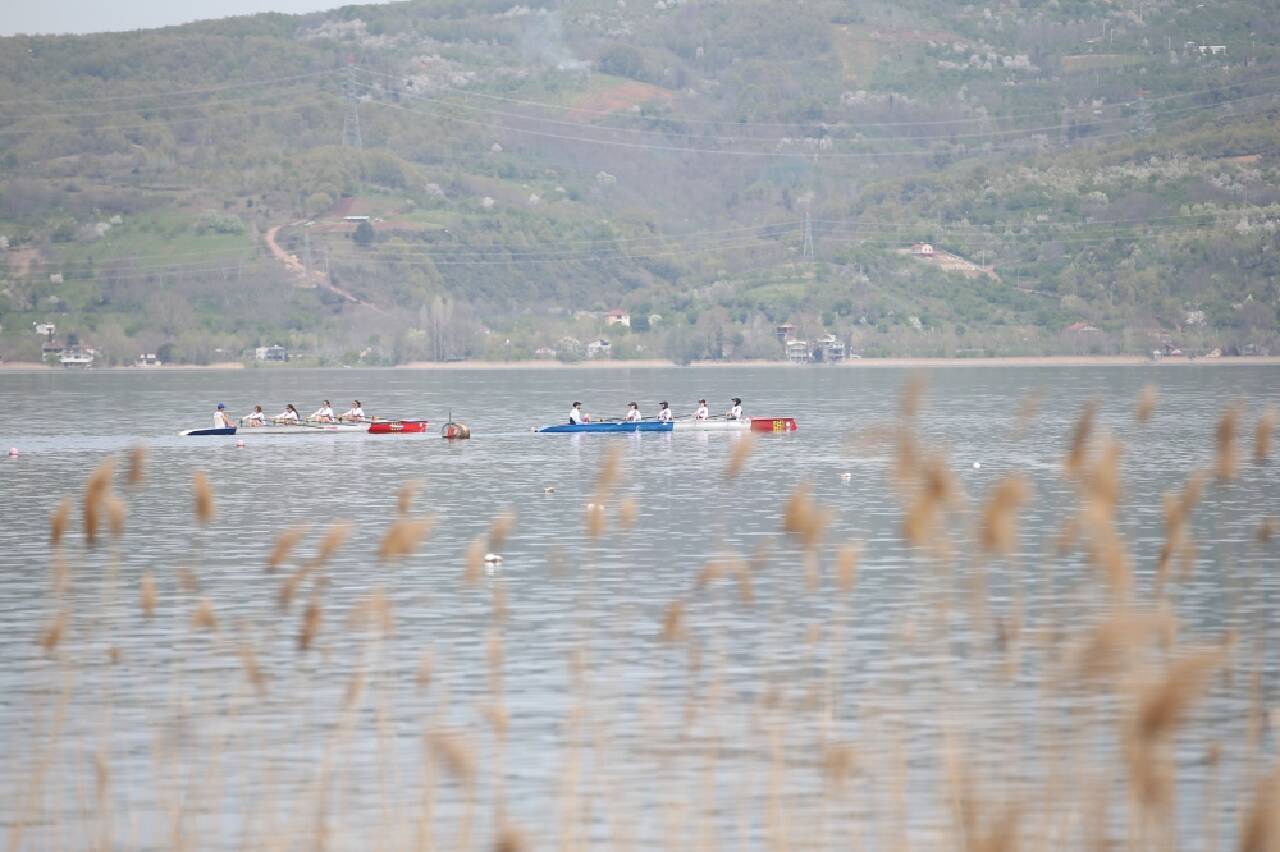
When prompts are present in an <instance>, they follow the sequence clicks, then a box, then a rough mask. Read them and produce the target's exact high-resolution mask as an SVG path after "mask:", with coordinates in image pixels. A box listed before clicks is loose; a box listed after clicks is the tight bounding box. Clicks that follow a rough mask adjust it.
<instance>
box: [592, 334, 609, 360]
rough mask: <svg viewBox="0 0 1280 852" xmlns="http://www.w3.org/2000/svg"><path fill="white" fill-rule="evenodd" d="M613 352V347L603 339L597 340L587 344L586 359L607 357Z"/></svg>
mask: <svg viewBox="0 0 1280 852" xmlns="http://www.w3.org/2000/svg"><path fill="white" fill-rule="evenodd" d="M612 351H613V345H612V344H611V343H609V341H607V340H605V339H604V338H603V337H600V338H597V339H595V340H593V341H591V342H590V343H588V344H587V357H588V358H596V357H599V356H602V355H608V354H609V353H610V352H612Z"/></svg>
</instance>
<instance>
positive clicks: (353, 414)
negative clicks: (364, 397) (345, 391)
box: [341, 399, 365, 423]
mask: <svg viewBox="0 0 1280 852" xmlns="http://www.w3.org/2000/svg"><path fill="white" fill-rule="evenodd" d="M341 419H343V420H347V421H349V422H352V423H359V422H361V421H362V420H364V419H365V418H364V406H362V405H361V404H360V400H358V399H357V400H353V401H352V403H351V410H350V411H348V412H347V413H345V414H343V415H342V418H341Z"/></svg>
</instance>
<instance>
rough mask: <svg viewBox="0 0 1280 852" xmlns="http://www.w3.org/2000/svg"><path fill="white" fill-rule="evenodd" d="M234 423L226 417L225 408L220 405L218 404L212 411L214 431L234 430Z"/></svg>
mask: <svg viewBox="0 0 1280 852" xmlns="http://www.w3.org/2000/svg"><path fill="white" fill-rule="evenodd" d="M235 425H236V424H234V423H232V422H231V418H230V417H228V416H227V407H226V406H225V405H223V404H222V403H218V407H217V408H215V409H214V410H213V428H215V429H234V428H235Z"/></svg>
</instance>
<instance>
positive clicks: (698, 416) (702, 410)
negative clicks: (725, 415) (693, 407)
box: [693, 399, 711, 420]
mask: <svg viewBox="0 0 1280 852" xmlns="http://www.w3.org/2000/svg"><path fill="white" fill-rule="evenodd" d="M710 417H711V410H710V409H709V408H707V401H706V400H705V399H700V400H698V410H697V411H695V412H694V413H693V419H694V420H707V419H709V418H710Z"/></svg>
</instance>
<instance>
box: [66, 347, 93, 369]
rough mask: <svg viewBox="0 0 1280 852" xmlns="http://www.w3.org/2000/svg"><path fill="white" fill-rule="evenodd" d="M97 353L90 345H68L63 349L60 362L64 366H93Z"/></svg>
mask: <svg viewBox="0 0 1280 852" xmlns="http://www.w3.org/2000/svg"><path fill="white" fill-rule="evenodd" d="M96 355H97V353H96V352H95V351H94V350H93V348H92V347H89V346H84V347H81V346H68V347H67V348H66V349H64V350H62V354H61V355H60V356H59V357H58V363H59V364H61V365H62V366H64V367H81V368H85V367H92V366H93V359H94V357H95V356H96Z"/></svg>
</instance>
